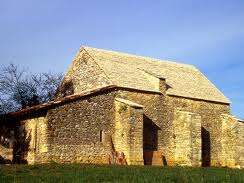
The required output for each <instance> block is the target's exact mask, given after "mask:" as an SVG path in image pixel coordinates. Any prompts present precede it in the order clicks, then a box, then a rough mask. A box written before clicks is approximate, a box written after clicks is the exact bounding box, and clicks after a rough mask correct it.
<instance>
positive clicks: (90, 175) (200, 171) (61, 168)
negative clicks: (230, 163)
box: [0, 164, 244, 183]
mask: <svg viewBox="0 0 244 183" xmlns="http://www.w3.org/2000/svg"><path fill="white" fill-rule="evenodd" d="M0 182H1V183H2V182H52V183H54V182H69V183H71V182H194V183H195V182H196V183H200V182H244V170H238V169H228V168H186V167H174V168H171V167H152V166H95V165H79V164H66V165H59V164H48V165H34V166H30V165H29V166H28V165H11V166H0Z"/></svg>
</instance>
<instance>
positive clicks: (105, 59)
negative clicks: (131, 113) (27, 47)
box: [81, 47, 230, 103]
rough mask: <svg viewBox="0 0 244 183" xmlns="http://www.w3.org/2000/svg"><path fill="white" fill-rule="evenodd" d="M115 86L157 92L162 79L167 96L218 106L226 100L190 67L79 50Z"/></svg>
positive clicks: (137, 57) (96, 50)
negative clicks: (159, 79)
mask: <svg viewBox="0 0 244 183" xmlns="http://www.w3.org/2000/svg"><path fill="white" fill-rule="evenodd" d="M81 49H85V50H86V51H87V52H88V54H89V55H90V56H91V57H92V58H93V59H94V60H95V61H96V63H97V64H98V65H99V66H100V67H101V69H102V70H103V71H104V72H105V73H106V74H107V76H108V78H109V80H110V81H111V82H112V83H113V84H114V85H117V86H121V87H128V88H135V89H140V90H146V91H159V87H158V82H159V81H158V78H165V79H166V83H167V85H168V86H169V89H168V90H167V94H168V95H174V96H181V97H187V98H194V99H202V100H207V101H215V102H221V103H230V102H229V100H228V99H227V98H226V97H225V96H224V95H223V94H222V93H221V92H220V91H219V90H218V89H217V88H216V87H215V86H214V85H213V84H212V83H211V82H210V81H209V80H208V79H207V78H206V77H205V76H204V75H203V74H202V73H201V72H200V71H199V70H198V69H197V68H195V67H194V66H192V65H187V64H181V63H176V62H170V61H164V60H158V59H153V58H148V57H141V56H136V55H130V54H125V53H120V52H115V51H107V50H102V49H96V48H90V47H82V48H81Z"/></svg>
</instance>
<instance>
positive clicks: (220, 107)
mask: <svg viewBox="0 0 244 183" xmlns="http://www.w3.org/2000/svg"><path fill="white" fill-rule="evenodd" d="M166 103H167V106H166V108H167V117H166V121H165V122H166V123H167V124H169V128H168V130H169V132H170V131H171V132H173V130H172V129H171V127H172V125H171V123H172V121H174V110H175V109H179V110H182V111H188V112H192V113H196V114H199V115H200V116H201V121H202V129H204V130H205V131H206V132H207V133H209V135H210V142H209V145H210V157H209V158H210V161H211V162H210V164H211V166H221V142H220V137H219V134H220V132H221V131H222V129H221V126H222V125H221V114H229V113H230V107H229V105H228V104H220V103H214V102H207V101H201V100H191V99H186V98H181V97H175V96H168V97H167V98H166ZM169 134H170V135H169V136H167V138H169V139H165V140H168V141H169V142H170V141H171V139H173V133H169ZM167 148H168V149H167V151H166V152H167V153H169V154H168V155H166V156H167V157H171V155H172V154H174V153H173V152H174V148H173V147H172V146H168V147H167Z"/></svg>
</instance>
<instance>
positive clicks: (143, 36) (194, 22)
mask: <svg viewBox="0 0 244 183" xmlns="http://www.w3.org/2000/svg"><path fill="white" fill-rule="evenodd" d="M0 43H1V44H0V64H8V63H9V62H13V63H16V64H18V65H21V66H25V67H28V68H29V69H31V70H32V71H33V72H45V71H54V72H65V70H66V69H67V67H68V65H69V64H70V63H71V60H72V58H73V57H74V55H75V53H76V52H77V50H78V48H79V47H80V45H82V44H84V45H88V46H91V47H98V48H103V49H111V50H117V51H123V52H128V53H133V54H138V55H144V56H150V57H155V58H161V59H168V60H172V61H178V62H183V63H188V64H193V65H195V66H197V67H198V68H199V69H200V70H201V71H202V72H203V73H204V74H205V75H206V76H207V77H208V78H209V79H210V80H211V81H212V82H213V83H214V84H215V85H216V86H217V87H218V88H219V89H220V90H221V91H222V92H223V93H224V94H225V95H226V96H227V97H228V98H229V99H230V100H231V101H232V111H233V113H234V114H235V115H236V116H238V117H240V118H244V92H243V90H244V1H243V0H232V1H229V0H228V1H227V0H221V1H220V0H214V1H213V0H204V1H200V0H198V1H196V0H184V1H182V0H162V1H158V0H154V1H149V0H147V1H146V0H138V1H137V0H134V1H132V0H120V1H119V0H117V1H114V0H103V1H101V0H97V1H94V0H89V1H82V0H52V1H50V0H39V1H38V0H22V1H20V0H0Z"/></svg>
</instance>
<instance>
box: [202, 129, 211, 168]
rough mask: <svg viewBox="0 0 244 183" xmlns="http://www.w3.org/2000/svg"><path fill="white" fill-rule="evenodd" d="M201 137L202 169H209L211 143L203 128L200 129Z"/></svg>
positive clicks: (206, 131) (207, 132)
mask: <svg viewBox="0 0 244 183" xmlns="http://www.w3.org/2000/svg"><path fill="white" fill-rule="evenodd" d="M201 137H202V167H209V166H210V164H211V141H210V133H209V131H208V130H206V129H205V128H204V127H202V128H201Z"/></svg>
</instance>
